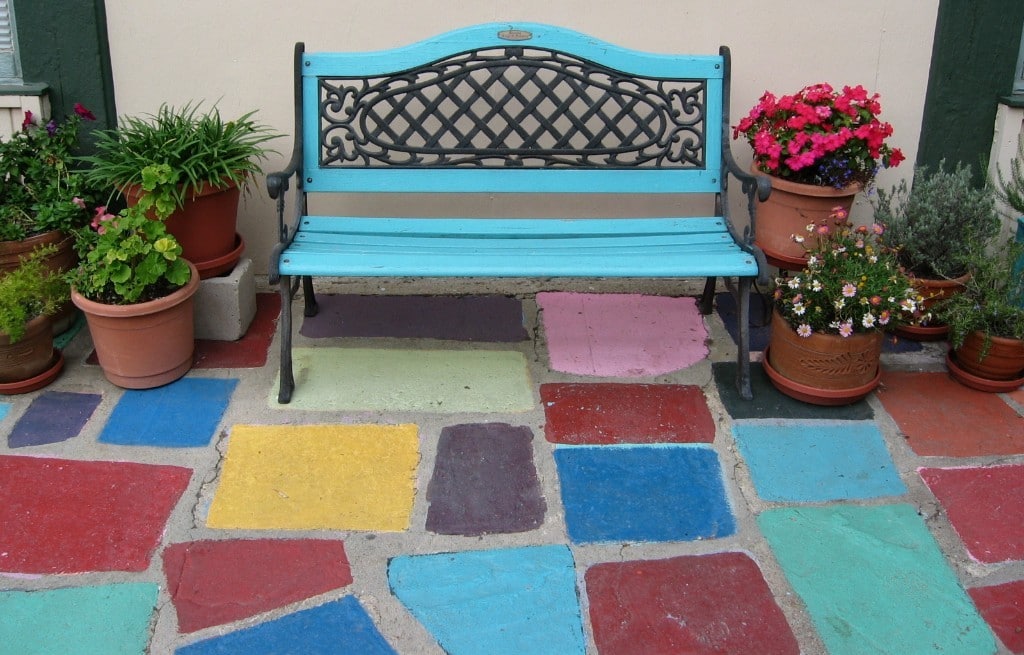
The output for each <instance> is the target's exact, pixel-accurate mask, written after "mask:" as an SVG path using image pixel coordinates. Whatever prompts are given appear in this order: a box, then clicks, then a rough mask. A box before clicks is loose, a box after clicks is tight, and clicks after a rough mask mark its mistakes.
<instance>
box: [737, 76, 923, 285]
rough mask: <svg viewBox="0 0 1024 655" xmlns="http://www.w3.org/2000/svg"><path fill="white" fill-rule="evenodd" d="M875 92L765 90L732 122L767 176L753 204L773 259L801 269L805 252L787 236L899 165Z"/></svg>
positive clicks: (819, 87) (760, 237) (759, 236)
mask: <svg viewBox="0 0 1024 655" xmlns="http://www.w3.org/2000/svg"><path fill="white" fill-rule="evenodd" d="M881 112H882V107H881V104H880V103H879V96H878V94H877V93H874V94H870V93H868V91H866V90H865V89H864V87H862V86H859V85H858V86H855V87H850V86H844V87H843V88H842V90H841V91H837V90H835V89H834V88H833V87H832V86H831V85H829V84H814V85H810V86H806V87H804V88H803V89H800V91H798V92H796V93H794V94H792V95H784V96H781V97H776V96H775V95H774V94H772V93H770V92H767V91H766V92H765V93H764V95H762V96H761V99H760V100H759V101H758V103H757V104H756V105H754V107H753V109H751V110H750V113H749V114H748V115H747V116H746V117H744V118H743V119H742V120H741V121H740V122H739V123H738V124H737V125H736V126H735V127H734V128H733V138H734V139H738V138H739V137H740V135H742V136H743V137H745V138H746V140H747V142H748V143H749V144H750V145H751V147H752V148H753V151H754V163H753V168H754V171H755V172H757V173H763V174H766V175H768V176H770V178H771V182H772V195H771V196H769V197H768V199H767V200H766V201H764V202H762V203H761V204H760V205H759V206H758V225H757V229H756V232H755V243H757V245H758V246H760V247H761V249H762V250H763V251H764V253H765V255H766V256H767V257H768V260H769V262H770V263H773V264H775V265H778V266H780V267H782V268H789V269H799V268H801V267H802V266H803V265H804V263H805V260H804V253H803V252H802V250H801V249H800V248H799V246H798V245H797V244H794V243H793V242H792V241H791V239H790V235H792V234H794V233H797V232H799V231H800V229H801V228H802V227H803V225H805V224H806V223H807V221H808V220H814V221H820V220H823V219H826V218H827V217H828V215H829V213H830V212H831V209H832V207H834V206H837V205H839V206H842V207H843V208H844V209H845V210H846V211H849V210H850V207H851V206H852V204H853V198H854V196H856V194H857V193H858V192H859V191H860V190H861V189H863V188H865V187H866V186H868V185H870V184H871V183H872V182H873V180H874V178H875V175H876V173H877V172H878V170H879V169H880V168H888V167H894V166H898V165H899V164H900V162H902V161H903V160H904V156H903V152H902V151H900V150H899V149H898V148H893V147H892V146H891V145H889V144H888V143H887V142H886V141H887V139H888V138H889V137H890V136H892V133H893V128H892V125H890V124H889V123H885V122H883V121H881V120H880V119H879V115H880V114H881Z"/></svg>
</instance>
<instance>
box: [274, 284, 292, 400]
mask: <svg viewBox="0 0 1024 655" xmlns="http://www.w3.org/2000/svg"><path fill="white" fill-rule="evenodd" d="M280 284H281V330H280V331H281V380H280V383H279V385H278V389H277V402H279V403H281V404H282V405H286V404H288V403H289V402H291V400H292V391H294V390H295V377H294V375H293V373H292V278H291V276H290V275H282V276H281V283H280Z"/></svg>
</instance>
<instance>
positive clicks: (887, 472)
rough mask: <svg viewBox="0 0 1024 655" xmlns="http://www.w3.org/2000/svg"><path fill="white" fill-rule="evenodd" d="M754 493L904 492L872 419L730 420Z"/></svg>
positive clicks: (804, 496) (837, 496) (832, 496)
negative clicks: (732, 422) (747, 468)
mask: <svg viewBox="0 0 1024 655" xmlns="http://www.w3.org/2000/svg"><path fill="white" fill-rule="evenodd" d="M732 431H733V435H734V436H735V438H736V443H737V445H739V449H740V454H741V455H742V456H743V459H744V460H745V461H746V462H747V466H748V467H749V468H750V476H751V478H752V479H753V481H754V487H756V488H757V495H758V496H760V497H761V498H763V499H764V500H772V501H783V502H824V501H830V500H855V499H864V498H877V497H879V496H899V495H902V494H905V493H907V488H906V486H905V485H904V484H903V481H902V480H900V476H899V473H898V472H897V471H896V467H895V466H894V465H893V461H892V457H891V456H890V455H889V451H888V450H887V449H886V447H885V439H884V438H883V437H882V433H881V432H880V431H879V430H878V426H877V425H875V423H874V422H871V421H787V420H751V421H737V422H735V423H734V424H733V428H732Z"/></svg>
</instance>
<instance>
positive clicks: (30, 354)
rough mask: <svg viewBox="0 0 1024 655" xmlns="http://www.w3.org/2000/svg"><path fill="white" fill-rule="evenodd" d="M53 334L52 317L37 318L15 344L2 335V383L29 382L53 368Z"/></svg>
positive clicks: (0, 366) (0, 368)
mask: <svg viewBox="0 0 1024 655" xmlns="http://www.w3.org/2000/svg"><path fill="white" fill-rule="evenodd" d="M53 361H54V355H53V331H52V327H51V323H50V317H49V316H37V317H35V318H33V319H32V320H31V321H29V322H28V323H27V324H26V326H25V334H24V336H23V337H22V338H21V339H19V340H18V341H16V342H14V343H11V339H10V337H8V336H7V335H6V334H4V333H3V332H0V383H3V384H10V383H14V382H20V381H22V380H28V379H31V378H34V377H36V376H37V375H39V374H40V373H43V372H44V371H46V370H47V369H49V368H50V366H51V365H52V364H53Z"/></svg>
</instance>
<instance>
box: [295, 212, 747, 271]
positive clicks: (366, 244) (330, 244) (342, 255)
mask: <svg viewBox="0 0 1024 655" xmlns="http://www.w3.org/2000/svg"><path fill="white" fill-rule="evenodd" d="M636 221H637V223H640V224H643V227H644V228H645V229H638V230H636V232H637V234H633V235H629V236H621V235H615V234H614V233H613V231H612V230H611V228H612V227H613V226H612V225H610V224H609V222H607V221H604V220H602V219H573V220H569V221H561V220H547V219H540V220H532V219H522V220H519V219H510V220H505V219H495V220H493V221H491V220H486V221H485V220H480V219H353V220H350V221H342V220H335V221H334V222H333V223H331V222H330V221H329V220H328V221H322V220H319V219H314V218H312V217H311V218H310V220H309V221H308V222H307V221H303V229H302V230H300V232H299V234H298V235H297V236H296V239H295V241H294V242H293V243H292V244H291V246H289V247H288V248H287V249H286V250H285V251H284V252H283V253H282V255H281V260H280V271H281V273H282V274H285V275H316V276H332V275H333V276H359V275H367V276H402V275H409V276H452V277H464V276H484V277H537V276H568V277H591V276H596V277H603V276H614V277H694V276H697V277H700V276H708V275H718V276H720V275H747V276H749V275H756V273H757V264H756V263H755V260H754V258H753V256H752V255H750V254H749V253H747V252H744V251H743V250H742V249H740V248H739V247H738V246H737V245H736V244H735V243H734V242H733V241H732V239H730V238H729V237H728V233H727V232H726V231H725V229H724V226H722V222H721V219H714V218H709V219H636ZM481 223H490V224H491V225H489V228H490V229H481V225H480V224H481ZM617 223H618V224H619V225H620V226H621V223H622V221H617ZM353 224H356V225H357V229H356V230H355V232H354V233H353V229H350V226H351V225H353ZM398 224H401V225H402V226H405V227H407V228H408V231H406V232H402V231H401V229H396V228H398V227H399V225H398ZM311 226H312V227H316V228H319V231H307V228H308V227H311ZM717 226H722V227H717ZM638 227H639V226H638ZM698 227H700V228H701V229H697V228H698ZM414 228H415V229H414ZM710 228H716V229H710ZM673 229H674V231H673ZM502 230H508V231H502ZM509 232H511V234H510V233H509Z"/></svg>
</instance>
